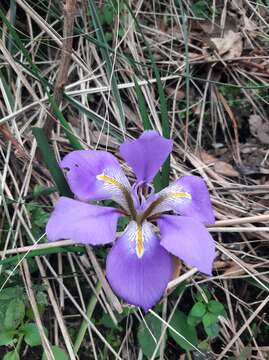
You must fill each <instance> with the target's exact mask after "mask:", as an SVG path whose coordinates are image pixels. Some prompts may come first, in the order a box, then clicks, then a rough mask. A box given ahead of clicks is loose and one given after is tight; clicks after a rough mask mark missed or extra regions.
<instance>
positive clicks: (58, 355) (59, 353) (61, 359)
mask: <svg viewBox="0 0 269 360" xmlns="http://www.w3.org/2000/svg"><path fill="white" fill-rule="evenodd" d="M51 350H52V353H53V355H54V357H55V359H57V360H69V357H68V356H67V354H66V352H65V351H64V350H63V349H62V348H60V347H59V346H56V345H54V346H52V347H51ZM42 360H47V357H46V355H45V353H44V354H43V356H42Z"/></svg>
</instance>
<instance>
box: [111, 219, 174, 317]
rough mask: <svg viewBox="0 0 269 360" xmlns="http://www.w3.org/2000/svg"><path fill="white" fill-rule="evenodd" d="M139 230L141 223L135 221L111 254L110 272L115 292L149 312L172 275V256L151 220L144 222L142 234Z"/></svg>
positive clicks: (114, 246) (128, 227) (117, 242)
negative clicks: (153, 228) (153, 227)
mask: <svg viewBox="0 0 269 360" xmlns="http://www.w3.org/2000/svg"><path fill="white" fill-rule="evenodd" d="M139 231H140V230H139V226H138V224H137V223H136V222H135V221H131V222H130V224H129V225H128V226H127V228H126V230H125V231H124V233H123V234H122V236H121V237H120V238H119V239H118V240H117V241H116V243H115V244H114V245H113V247H112V249H111V250H110V252H109V254H108V257H107V263H106V270H107V272H106V273H107V278H108V281H109V282H110V284H111V286H112V288H113V290H114V291H115V293H117V294H118V295H119V296H120V297H122V298H123V299H124V300H125V301H127V302H128V303H130V304H133V305H137V306H140V307H142V308H143V309H144V310H145V311H147V310H149V309H150V308H151V307H152V306H153V305H154V304H155V303H156V302H157V301H158V300H159V299H160V297H161V296H162V294H163V292H164V291H165V289H166V286H167V284H168V282H169V280H170V279H171V277H172V258H171V255H170V254H169V253H168V252H167V251H166V250H165V249H164V248H163V247H161V246H160V243H159V239H158V238H157V236H156V235H155V234H154V232H153V230H152V226H151V225H150V224H149V223H147V222H144V223H143V225H142V228H141V234H142V237H140V236H141V234H140V235H139ZM141 239H142V242H141V243H140V244H139V242H140V241H141ZM141 244H142V246H141Z"/></svg>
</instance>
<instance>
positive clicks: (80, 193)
mask: <svg viewBox="0 0 269 360" xmlns="http://www.w3.org/2000/svg"><path fill="white" fill-rule="evenodd" d="M61 168H63V169H66V170H67V173H66V176H67V180H68V183H69V186H70V188H71V190H72V192H73V193H74V194H75V195H76V196H77V197H78V198H79V199H80V200H85V201H88V200H105V199H112V200H114V201H116V202H117V203H119V204H120V205H122V206H123V207H124V208H125V209H126V208H127V205H126V199H125V196H124V193H123V190H124V189H125V190H126V191H129V190H130V188H131V186H130V184H129V181H128V179H127V178H126V176H125V174H124V173H123V171H122V169H121V167H120V164H119V162H118V160H117V159H116V158H115V156H113V155H112V154H110V153H108V152H106V151H101V150H77V151H72V152H71V153H69V154H68V155H66V156H65V157H64V159H63V160H62V162H61Z"/></svg>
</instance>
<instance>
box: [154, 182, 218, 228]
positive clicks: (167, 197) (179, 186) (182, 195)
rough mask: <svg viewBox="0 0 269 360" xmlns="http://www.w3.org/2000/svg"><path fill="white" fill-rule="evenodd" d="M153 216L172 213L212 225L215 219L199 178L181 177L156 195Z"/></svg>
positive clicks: (207, 194) (204, 187) (205, 187)
mask: <svg viewBox="0 0 269 360" xmlns="http://www.w3.org/2000/svg"><path fill="white" fill-rule="evenodd" d="M157 199H159V201H158V200H157V201H156V206H155V207H154V211H152V215H153V214H157V213H161V212H165V211H170V210H172V211H174V212H176V213H178V214H180V215H185V216H190V217H192V218H194V219H197V220H199V221H201V222H202V223H205V224H214V222H215V217H214V213H213V208H212V205H211V201H210V197H209V192H208V189H207V186H206V184H205V182H204V180H203V179H202V178H201V177H200V176H183V177H182V178H181V179H179V180H176V181H174V182H173V183H172V184H170V185H169V186H168V187H167V188H165V189H163V190H162V191H160V192H159V193H158V194H157Z"/></svg>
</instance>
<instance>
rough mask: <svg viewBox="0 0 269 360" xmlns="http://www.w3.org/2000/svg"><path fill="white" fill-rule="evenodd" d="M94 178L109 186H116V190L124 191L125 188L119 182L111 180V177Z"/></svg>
mask: <svg viewBox="0 0 269 360" xmlns="http://www.w3.org/2000/svg"><path fill="white" fill-rule="evenodd" d="M96 178H97V179H98V180H103V181H105V182H107V183H109V184H112V185H114V186H116V187H117V188H118V189H121V190H123V189H125V187H124V186H123V185H122V184H121V183H120V182H119V181H117V180H115V179H113V178H112V177H111V176H108V175H102V174H101V175H97V176H96Z"/></svg>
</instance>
